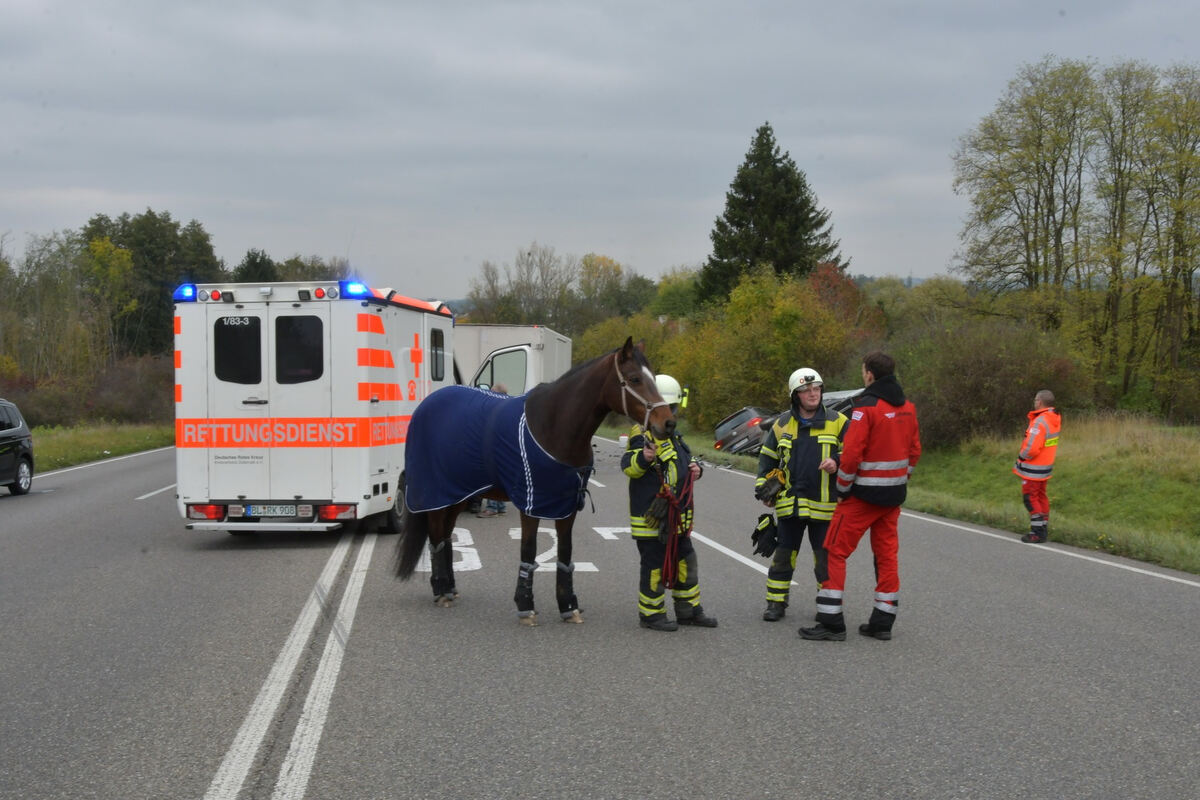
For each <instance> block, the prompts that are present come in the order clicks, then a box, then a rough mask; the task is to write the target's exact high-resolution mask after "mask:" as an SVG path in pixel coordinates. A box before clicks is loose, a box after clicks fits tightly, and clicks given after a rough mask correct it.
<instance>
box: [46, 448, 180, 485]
mask: <svg viewBox="0 0 1200 800" xmlns="http://www.w3.org/2000/svg"><path fill="white" fill-rule="evenodd" d="M174 449H175V445H167V446H166V447H156V448H155V449H153V450H142V451H141V452H139V453H130V454H129V455H127V456H113V457H112V458H106V459H104V460H102V461H89V462H88V463H86V464H79V465H78V466H74V467H63V468H62V469H52V470H50V471H49V472H39V473H38V476H39V477H42V478H48V477H50V476H51V475H61V474H62V473H64V472H74V471H75V470H77V469H87V468H88V467H98V466H101V465H103V464H111V463H112V462H114V461H124V460H126V459H128V458H137V457H138V456H146V455H150V454H151V453H161V452H162V451H163V450H174Z"/></svg>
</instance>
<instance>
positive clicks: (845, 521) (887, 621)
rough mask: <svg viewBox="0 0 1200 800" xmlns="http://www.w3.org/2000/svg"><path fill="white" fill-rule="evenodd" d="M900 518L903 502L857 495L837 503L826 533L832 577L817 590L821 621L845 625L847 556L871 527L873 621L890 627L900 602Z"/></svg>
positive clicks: (830, 625)
mask: <svg viewBox="0 0 1200 800" xmlns="http://www.w3.org/2000/svg"><path fill="white" fill-rule="evenodd" d="M899 519H900V506H877V505H874V504H873V503H868V502H865V501H863V500H860V499H858V498H857V497H848V498H846V499H845V500H843V501H842V502H840V503H838V506H837V510H836V511H834V512H833V519H832V520H830V522H829V530H828V532H826V534H825V548H826V550H827V551H828V554H829V555H828V558H829V579H828V580H827V581H825V582H824V584H823V585H822V586H821V588H820V589H819V590H818V591H817V620H818V621H820V622H823V623H824V624H826V625H827V626H829V627H832V628H838V629H841V628H844V627H845V621H844V618H843V617H842V594H843V592H844V590H845V588H846V559H847V558H848V557H849V556H850V554H851V553H853V552H854V550H855V549H856V548H857V547H858V543H859V541H861V540H862V537H863V534H864V533H866V532H867V530H868V529H870V531H871V552H872V554H873V556H874V558H875V606H874V610H873V611H872V612H871V620H870V622H871V624H872V625H873V626H875V627H879V628H886V629H888V630H891V627H892V623H893V622H895V619H896V610H897V608H898V607H899V605H900V558H899V549H900V539H899V527H898V525H897V523H898V521H899Z"/></svg>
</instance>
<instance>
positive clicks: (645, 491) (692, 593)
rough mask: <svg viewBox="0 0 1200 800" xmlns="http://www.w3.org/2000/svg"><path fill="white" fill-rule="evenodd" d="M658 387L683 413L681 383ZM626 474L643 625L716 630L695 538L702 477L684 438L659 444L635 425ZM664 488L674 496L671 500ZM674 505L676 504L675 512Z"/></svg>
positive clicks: (660, 380) (663, 379)
mask: <svg viewBox="0 0 1200 800" xmlns="http://www.w3.org/2000/svg"><path fill="white" fill-rule="evenodd" d="M654 383H655V385H657V387H658V393H659V394H660V395H662V398H663V400H666V401H667V403H669V404H670V406H671V411H672V412H673V413H675V414H678V413H679V408H680V405H681V403H680V400H681V394H682V392H681V390H680V387H679V381H677V380H675V379H674V378H672V377H671V376H670V375H658V376H656V377H655V379H654ZM621 470H622V471H623V472H624V473H625V474H626V475H627V476H629V522H630V528H631V530H632V532H633V540H634V541H635V542H637V547H638V553H639V554H640V560H641V568H640V577H639V581H638V620H639V623H640V624H641V626H642V627H643V628H649V629H651V630H655V631H674V630H678V628H679V626H680V625H695V626H697V627H701V628H715V627H717V620H716V617H710V616H709V615H707V614H706V613H704V608H703V607H702V606H701V605H700V586H699V578H700V575H699V572H698V568H697V563H696V551H695V549H694V548H693V547H692V537H691V536H690V534H691V530H692V510H693V503H692V498H691V486H692V484H693V483H694V482H695V481H697V480H699V479H700V476H701V474H702V473H703V469H702V467H701V466H700V462H699V460H697V459H694V458H692V454H691V451H690V450H689V449H688V446H687V444H686V443H685V442H684V441H683V437H681V436H680V435H679V434H677V433H672V434H671V435H670V436H668V437H667V438H666V439H662V440H659V439H656V438H655V437H654V434H653V433H651V432H650V431H643V430H642V428H641V426H640V425H634V426H633V430H632V431H631V432H630V434H629V443H628V444H627V445H626V449H625V452H624V453H623V454H622V455H621ZM664 484H665V486H666V487H667V488H669V489H670V493H671V495H672V496H673V497H668V496H667V493H666V491H665V490H664ZM676 501H678V502H676ZM673 502H676V505H675V511H674V513H672V508H671V506H672V503H673ZM672 520H673V521H674V522H675V523H676V524H675V529H674V530H668V522H669V521H672ZM668 553H670V555H671V558H670V561H668V560H667V559H668ZM664 569H665V571H666V573H667V574H665V575H664ZM672 573H673V574H672ZM668 582H670V583H671V584H672V585H671V587H670V588H671V594H672V597H673V598H674V601H675V620H672V619H670V618H669V617H668V616H667V603H666V589H667V585H666V584H667V583H668ZM676 620H678V622H676Z"/></svg>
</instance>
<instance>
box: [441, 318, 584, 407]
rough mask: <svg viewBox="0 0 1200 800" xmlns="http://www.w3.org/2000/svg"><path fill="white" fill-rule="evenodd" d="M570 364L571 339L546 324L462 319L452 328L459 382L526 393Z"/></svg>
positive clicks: (515, 393) (548, 380)
mask: <svg viewBox="0 0 1200 800" xmlns="http://www.w3.org/2000/svg"><path fill="white" fill-rule="evenodd" d="M570 368H571V340H570V339H569V338H568V337H566V336H564V335H562V334H561V333H558V332H557V331H553V330H551V329H550V328H547V327H546V326H545V325H490V324H488V325H485V324H469V323H462V324H459V325H456V326H455V329H454V369H455V371H456V372H457V373H458V378H459V382H460V383H465V384H467V385H468V386H484V387H487V388H491V387H494V386H497V385H503V386H504V387H505V388H506V389H507V390H508V393H509V394H513V395H517V394H525V393H526V392H528V391H529V390H530V389H532V388H533V387H534V386H537V385H538V384H539V383H548V382H550V381H552V380H555V379H556V378H558V377H560V376H562V375H563V374H564V373H565V372H566V371H567V370H569V369H570Z"/></svg>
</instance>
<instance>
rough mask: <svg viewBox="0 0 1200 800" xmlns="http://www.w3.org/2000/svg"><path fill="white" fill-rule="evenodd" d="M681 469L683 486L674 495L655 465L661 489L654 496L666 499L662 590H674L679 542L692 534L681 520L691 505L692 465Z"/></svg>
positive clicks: (688, 526)
mask: <svg viewBox="0 0 1200 800" xmlns="http://www.w3.org/2000/svg"><path fill="white" fill-rule="evenodd" d="M683 468H684V470H685V474H684V478H683V485H682V486H680V487H679V494H678V495H676V494H675V493H674V492H672V491H671V487H670V486H669V485H667V477H666V475H664V474H663V469H662V467H660V466H657V465H656V470H657V471H658V477H659V479H660V480H661V481H662V487H661V488H660V489H659V490H658V494H657V495H655V496H656V497H665V498H666V499H667V541H666V554H665V555H664V556H663V566H662V582H663V588H664V589H674V588H675V583H676V579H677V578H678V577H679V557H678V556H679V540H680V539H681V538H683V537H684V536H688V535H690V534H691V532H692V526H691V524H690V523H689V524H688V525H686V526H684V525H683V522H682V519H683V515H684V513H685V512H686V510H687V508H688V506H690V505H691V504H692V484H693V483H694V482H695V481H693V480H692V465H691V464H690V463H689V464H684V465H683Z"/></svg>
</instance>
